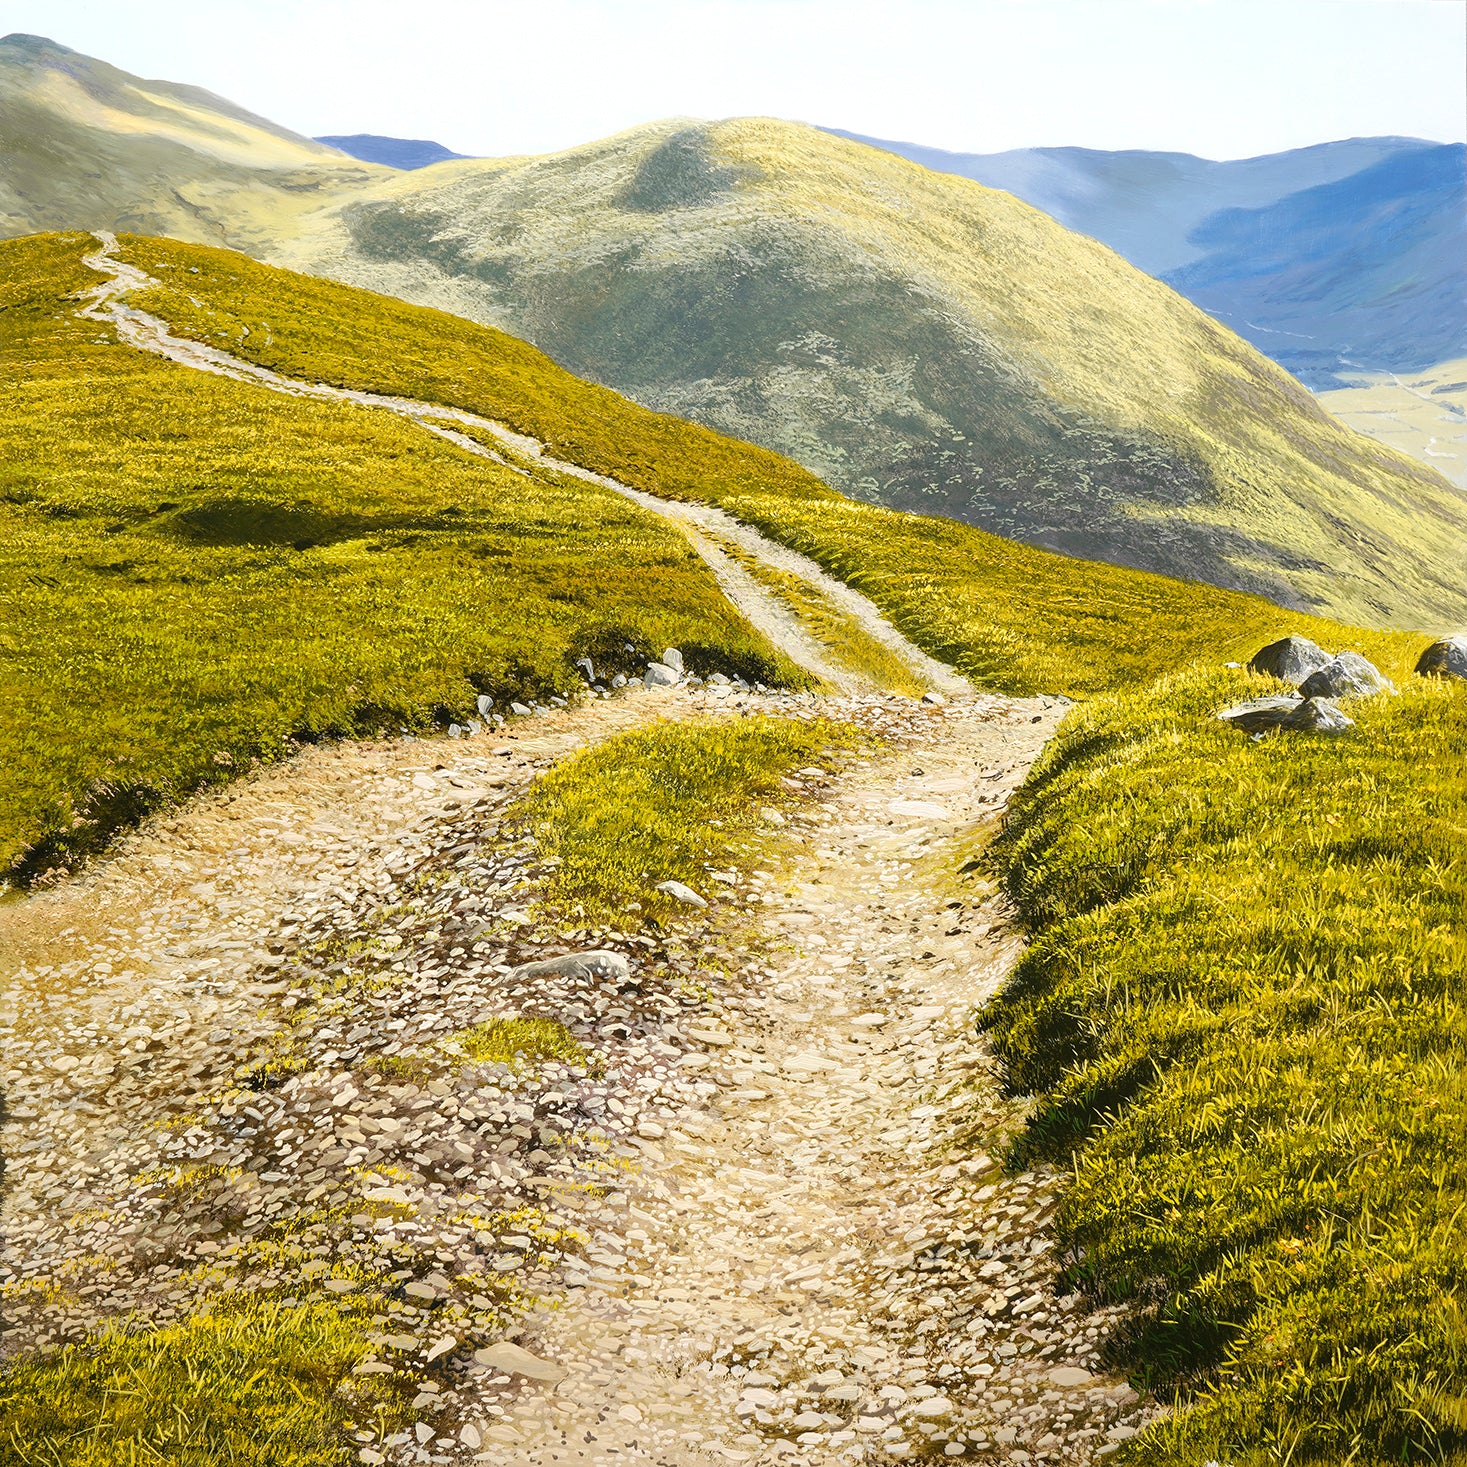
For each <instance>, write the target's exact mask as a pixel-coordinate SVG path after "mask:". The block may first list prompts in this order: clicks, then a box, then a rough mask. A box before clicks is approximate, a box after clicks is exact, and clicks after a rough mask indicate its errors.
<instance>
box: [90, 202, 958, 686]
mask: <svg viewBox="0 0 1467 1467" xmlns="http://www.w3.org/2000/svg"><path fill="white" fill-rule="evenodd" d="M96 238H97V240H98V241H99V244H100V248H98V249H97V250H96V251H94V252H93V253H92V254H90V255H88V256H86V258H85V259H84V261H83V263H84V264H85V265H87V266H88V267H89V268H90V269H93V270H96V271H98V272H99V273H100V274H102V275H105V276H106V277H107V278H106V279H105V280H104V281H103V282H102V284H100V285H99V286H97V287H96V289H95V290H92V291H89V292H88V293H87V303H86V305H85V306H83V308H82V311H81V314H82V315H83V316H85V317H86V318H87V319H88V320H92V321H97V322H100V323H102V324H104V325H107V326H111V327H114V328H115V329H116V331H117V333H118V335H119V337H120V338H121V340H122V341H123V342H124V343H125V344H126V345H128V346H131V347H134V348H136V349H137V350H139V351H147V352H152V353H154V354H155V355H157V356H162V357H166V358H167V359H168V360H169V361H171V362H176V363H178V364H179V365H180V366H184V367H191V368H193V369H195V370H197V371H201V372H212V373H215V374H216V375H219V376H224V377H230V378H233V379H234V380H236V381H240V382H251V383H254V384H255V385H256V386H259V387H264V388H267V389H268V390H270V391H272V392H280V393H285V394H287V395H289V396H292V397H309V398H316V399H320V400H323V401H329V402H348V403H353V404H355V405H357V406H359V407H368V408H377V409H381V410H383V411H386V412H391V413H396V414H397V415H398V416H400V417H405V418H408V419H410V420H411V421H413V422H415V423H417V424H418V425H419V426H420V427H422V428H425V429H426V430H427V431H428V432H430V433H434V434H437V435H438V437H440V438H445V439H447V440H448V441H449V442H450V443H454V444H456V445H457V446H458V447H460V448H462V449H464V450H465V451H466V452H468V453H473V454H477V455H478V456H480V457H483V458H490V459H493V460H495V461H496V462H498V463H511V464H512V463H513V461H514V460H515V459H533V460H534V461H535V462H536V463H538V464H541V465H543V466H544V467H546V468H548V469H551V470H553V471H555V472H556V473H561V474H565V475H567V476H569V477H571V478H575V479H580V480H582V481H583V482H585V483H589V484H598V485H600V486H601V487H602V488H605V489H610V490H612V491H614V492H615V493H617V494H620V495H622V496H623V497H624V498H627V499H630V500H631V501H632V502H633V503H635V504H638V505H640V506H641V507H642V508H643V509H647V510H650V511H652V512H653V513H655V514H658V515H661V516H662V517H663V518H664V519H666V520H668V521H669V522H671V523H672V524H674V525H676V526H677V528H678V529H679V530H680V531H682V533H683V534H684V535H685V536H686V537H687V539H688V542H689V543H690V544H691V545H692V547H693V549H694V550H695V551H697V553H698V554H699V555H700V556H701V557H702V558H703V560H704V562H705V563H706V564H707V566H708V568H709V569H710V570H711V571H712V573H713V576H714V578H715V579H716V580H717V582H718V584H719V587H720V589H721V590H722V591H723V593H724V595H726V596H727V597H728V598H729V600H730V601H732V602H733V604H734V605H735V606H736V607H738V609H739V611H740V613H741V614H742V615H743V616H744V617H745V618H746V619H747V620H748V621H749V622H750V623H751V624H752V625H753V626H755V627H756V628H758V630H759V631H761V632H762V633H763V634H764V635H765V636H766V637H768V638H769V640H770V641H771V642H773V643H774V645H775V646H777V647H778V648H780V650H781V651H783V652H784V653H786V654H787V655H788V656H789V657H790V658H791V659H792V660H793V661H794V662H796V663H797V664H798V665H799V666H801V667H803V668H805V669H806V670H807V671H809V672H813V673H814V674H815V675H816V676H817V677H820V678H822V679H824V680H825V681H826V682H827V683H828V684H829V685H830V686H831V687H833V688H836V689H839V690H841V691H843V692H870V691H881V690H878V689H875V688H873V686H872V684H871V683H870V682H869V680H868V679H866V678H864V677H862V676H860V675H859V674H855V673H852V672H849V671H847V670H845V669H843V668H840V667H837V666H836V665H835V664H834V663H832V662H831V661H830V660H829V658H827V656H826V655H825V653H824V651H823V650H822V648H821V647H820V645H819V644H818V643H817V642H816V641H814V640H813V639H812V638H811V637H810V635H809V634H808V632H807V631H806V630H805V628H804V627H803V626H802V625H801V624H800V622H799V620H798V619H797V618H796V617H795V616H794V615H793V614H792V613H791V612H790V610H789V608H788V607H786V606H785V605H784V604H783V603H782V602H781V601H780V600H779V599H778V598H777V597H775V596H773V595H771V594H770V593H769V592H768V591H767V590H766V589H765V588H764V587H763V586H761V585H760V584H759V583H758V582H757V581H756V580H754V578H753V577H752V576H750V575H749V574H748V572H747V571H745V570H743V569H742V568H741V567H740V566H738V565H737V564H736V563H735V562H734V561H733V560H732V559H731V558H730V557H729V556H728V555H726V554H725V553H724V552H723V551H722V550H721V549H720V548H719V547H718V546H717V545H716V544H714V543H713V542H712V541H711V540H710V539H709V536H708V535H707V534H706V533H702V532H703V531H713V532H716V533H717V534H719V535H722V536H725V537H726V538H728V539H729V540H732V541H734V542H735V543H736V544H738V545H739V546H740V547H741V548H742V549H744V550H745V551H747V552H748V553H750V554H752V555H755V556H757V557H758V558H759V559H761V560H763V561H765V562H766V563H768V564H770V565H773V566H777V567H778V568H780V569H783V570H787V571H790V572H792V573H794V574H795V575H798V576H800V577H801V578H802V579H803V580H805V581H807V582H809V583H810V584H812V585H814V586H815V587H816V588H817V589H818V590H820V591H821V592H822V593H823V594H824V595H825V596H827V597H828V598H829V599H831V600H833V601H834V602H835V603H836V604H837V605H838V606H840V607H841V608H842V610H844V611H846V612H847V613H849V614H850V615H851V616H853V617H854V618H855V620H856V621H857V622H858V623H859V625H860V627H861V629H862V630H863V631H864V632H865V633H866V634H867V635H868V636H870V637H873V638H874V639H875V640H876V641H878V642H880V643H881V644H882V645H883V646H885V647H887V648H888V649H889V650H891V651H892V652H894V653H895V654H896V655H897V656H898V657H900V658H901V659H902V660H903V661H904V662H906V663H907V665H908V666H909V667H910V668H911V669H912V672H913V674H914V675H915V676H916V677H917V678H918V679H919V681H921V682H923V683H924V684H926V685H927V686H930V687H933V688H940V689H943V690H944V691H948V692H960V691H963V690H964V689H966V687H967V683H966V682H965V681H964V680H963V679H962V678H961V677H959V676H958V674H957V673H955V672H954V671H953V669H952V668H950V667H947V666H946V665H944V664H943V663H940V662H938V661H937V660H936V659H935V658H932V657H929V656H928V655H927V653H925V652H923V651H922V650H921V648H919V647H917V646H915V645H913V643H911V642H909V641H908V640H907V639H906V638H905V637H904V636H903V635H902V634H901V633H900V632H899V631H897V629H896V628H895V627H894V626H892V625H891V623H890V622H889V621H887V620H886V618H885V617H883V616H882V614H881V612H880V611H879V610H878V609H877V608H876V606H875V604H874V603H873V602H871V601H869V600H868V599H867V598H866V597H865V596H862V595H861V594H860V593H859V592H858V591H853V590H852V589H851V588H850V587H849V586H847V585H846V584H845V583H844V582H843V581H839V580H837V579H836V578H835V577H833V576H831V575H828V574H827V573H826V572H825V571H824V570H822V569H821V568H820V566H818V565H817V564H816V563H815V562H814V561H813V560H810V559H809V558H808V557H807V556H803V555H800V554H799V553H798V552H796V551H793V550H790V549H788V548H787V547H785V546H783V545H779V544H777V543H776V542H775V541H773V540H769V539H767V538H766V537H765V536H763V535H761V534H759V532H758V531H757V530H753V529H751V528H750V527H749V526H747V525H744V524H742V523H741V522H740V521H738V520H736V519H734V518H733V516H732V515H729V514H726V513H724V511H722V510H720V509H716V508H714V507H712V506H710V505H697V504H683V503H679V502H676V501H673V500H666V499H659V498H657V497H656V496H655V495H652V494H648V493H645V492H644V491H642V490H640V489H633V488H631V487H630V486H629V485H626V484H622V483H620V482H619V481H618V480H616V479H611V478H608V477H607V476H606V475H604V474H597V473H594V472H592V471H591V470H590V469H585V468H582V467H581V466H580V465H579V464H572V463H567V462H566V461H565V460H563V459H558V458H554V457H553V456H551V455H550V454H547V453H546V452H545V451H544V445H543V444H542V443H540V442H539V441H538V440H537V439H534V438H530V437H527V436H526V435H524V434H522V433H516V432H514V431H513V430H512V429H510V428H507V427H505V425H504V424H503V423H498V422H495V421H494V420H493V419H490V418H482V417H479V416H477V415H476V414H474V413H469V412H464V411H462V410H460V409H458V408H448V407H442V406H440V405H438V404H436V403H428V402H415V401H413V400H412V399H410V398H404V397H391V396H387V395H384V394H381V393H373V392H359V391H356V390H354V389H351V388H344V387H332V386H328V385H327V384H325V383H320V382H302V381H297V380H295V379H293V378H289V377H282V376H281V375H280V374H279V373H277V372H272V371H270V370H269V369H268V368H266V367H260V366H256V365H255V364H254V363H253V362H247V361H245V360H243V359H242V358H239V357H234V356H230V355H229V354H228V353H227V352H222V351H220V350H219V349H218V348H217V347H212V346H206V345H204V344H203V343H201V342H196V341H190V340H188V339H187V338H185V337H180V336H175V335H174V334H173V333H172V331H171V330H170V329H169V326H168V323H167V322H166V321H162V320H159V318H158V317H156V316H151V315H149V314H147V313H146V312H145V311H140V310H138V309H137V308H136V307H133V306H129V305H128V304H127V303H126V297H127V296H128V295H129V294H131V293H132V292H133V291H135V290H143V289H146V288H147V287H148V286H149V285H153V284H156V282H155V281H153V280H152V279H150V277H149V276H147V275H146V274H145V273H144V272H143V271H142V270H140V269H138V268H137V267H136V266H134V265H128V264H125V263H124V262H122V261H121V260H118V259H117V258H116V257H115V254H114V252H115V250H116V249H117V239H116V236H115V235H112V234H110V233H108V232H106V231H98V232H97V234H96ZM454 423H457V424H459V425H461V426H462V427H466V428H473V429H476V430H478V431H479V432H482V433H486V434H488V435H490V436H492V437H493V438H494V439H495V440H497V441H498V442H499V443H500V444H501V445H502V446H503V447H504V448H505V450H506V451H507V453H508V454H509V458H506V457H505V456H504V455H502V454H499V453H496V452H494V451H493V450H492V449H489V448H486V447H484V445H483V444H481V443H478V442H476V441H475V440H474V439H473V438H471V437H470V436H469V435H468V434H466V433H462V432H459V431H457V430H456V429H455V428H453V427H452V426H451V425H452V424H454Z"/></svg>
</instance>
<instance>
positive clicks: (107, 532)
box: [0, 235, 807, 879]
mask: <svg viewBox="0 0 1467 1467" xmlns="http://www.w3.org/2000/svg"><path fill="white" fill-rule="evenodd" d="M91 243H92V242H91V241H89V240H87V239H85V238H84V237H82V236H77V235H72V236H56V235H52V236H42V237H35V238H31V239H26V240H19V241H13V242H10V243H6V244H4V245H0V307H3V309H0V362H3V363H4V370H5V376H6V383H7V388H6V392H5V394H4V397H3V401H0V700H3V703H4V707H5V717H4V719H3V720H0V872H3V871H4V870H5V869H6V868H10V872H11V875H12V877H13V878H19V879H28V878H29V877H30V876H32V875H34V874H35V872H36V871H38V870H41V869H44V868H45V867H47V866H48V865H53V864H56V863H65V862H68V861H72V860H74V859H76V858H78V857H79V856H81V855H84V854H85V853H87V852H89V851H93V850H96V849H98V848H100V846H101V845H102V844H103V842H104V841H105V839H106V838H107V836H108V835H110V833H111V832H112V830H114V829H115V828H116V827H117V826H118V825H120V824H123V823H125V822H126V821H128V820H129V819H133V818H136V817H137V816H138V815H139V814H140V813H142V812H144V811H146V810H147V809H149V808H152V807H153V806H155V805H157V804H158V803H160V802H161V801H164V800H166V799H170V798H174V797H177V796H179V795H181V794H183V793H186V792H187V791H188V790H190V789H192V788H195V787H197V786H198V785H199V784H200V783H202V782H206V781H211V780H214V781H222V780H224V779H227V778H229V777H231V776H232V775H233V774H236V773H238V772H240V771H241V770H244V769H247V768H248V767H249V766H250V764H251V763H252V761H255V760H258V759H269V758H274V757H278V756H279V755H280V754H281V752H282V751H283V750H285V749H287V748H288V747H290V746H291V745H290V741H291V740H293V739H298V738H317V737H321V736H330V735H340V734H367V733H373V732H376V731H377V730H380V729H391V728H396V727H398V726H408V727H424V726H428V725H431V724H433V723H434V722H435V721H436V722H444V721H446V720H448V719H449V718H458V719H461V720H462V719H466V718H467V717H468V716H469V715H470V714H471V713H472V712H473V710H474V706H475V699H476V697H477V696H478V695H479V694H481V693H485V694H489V695H490V696H492V697H493V698H494V700H495V702H496V704H497V705H498V707H499V708H501V709H503V708H504V706H505V703H506V702H507V700H509V699H511V698H519V699H526V698H532V697H534V698H541V699H543V698H545V697H547V696H549V695H551V694H553V693H557V692H558V693H571V692H573V690H574V689H575V688H576V687H577V686H579V685H580V683H579V678H578V675H577V674H576V672H575V669H574V666H573V663H574V659H575V658H576V657H577V656H580V655H582V654H584V653H590V655H592V656H593V657H594V658H595V659H596V661H597V665H598V666H603V665H606V666H610V667H611V668H612V669H613V670H615V668H616V667H617V665H618V661H619V660H620V661H624V663H625V666H626V670H628V671H631V670H635V668H637V667H639V666H640V664H641V662H644V661H645V660H646V658H647V657H649V656H654V655H656V654H657V653H658V652H660V651H661V649H662V648H663V647H665V646H667V645H669V644H671V645H676V646H680V647H681V648H682V649H683V651H684V654H685V655H686V656H687V658H688V661H689V665H690V666H691V667H693V668H694V669H696V670H698V671H701V672H704V673H707V672H711V671H714V670H717V669H722V670H725V671H728V672H740V673H742V674H743V675H744V676H746V677H750V678H759V679H761V680H763V681H765V682H768V683H784V684H787V685H794V686H800V685H803V684H804V683H805V682H806V681H807V679H806V678H805V675H804V674H802V673H801V672H800V670H799V669H797V668H795V667H794V666H793V665H792V664H791V663H789V661H788V660H787V659H786V658H784V657H783V656H782V654H779V653H777V652H775V651H774V649H772V648H771V647H770V646H769V644H768V643H767V642H765V641H764V639H763V638H762V637H760V636H759V635H758V634H757V633H755V632H753V631H752V630H751V629H750V628H749V627H748V626H747V624H746V623H745V622H744V621H743V620H742V619H741V618H740V617H739V616H738V614H737V613H736V612H735V611H734V609H733V607H732V606H731V605H730V604H729V603H728V602H727V601H726V600H725V599H724V597H723V596H722V595H721V593H720V592H719V591H718V588H717V585H716V583H715V582H714V581H713V579H712V577H711V575H710V574H709V573H708V572H707V569H706V567H705V566H704V565H703V564H702V562H701V560H699V559H698V558H697V557H696V556H695V555H694V553H693V552H692V550H691V549H690V547H689V546H688V544H687V542H686V540H684V539H683V537H682V536H681V535H679V534H678V533H676V532H675V531H673V530H672V529H670V528H669V527H668V526H667V525H666V524H665V523H664V522H663V521H661V520H660V519H659V518H658V517H657V516H656V515H654V514H650V513H648V512H646V511H643V510H641V509H639V508H637V507H635V506H633V505H631V504H629V503H628V502H627V501H626V500H625V499H623V498H622V497H621V496H619V495H617V494H614V493H612V492H611V491H608V490H603V489H600V488H598V487H597V486H594V485H586V484H568V483H566V482H563V481H560V480H558V479H557V478H555V477H554V476H550V475H536V476H529V477H527V476H525V475H522V474H518V473H514V472H512V471H510V470H509V469H507V468H504V467H501V466H499V465H496V464H494V463H491V462H487V461H485V460H482V459H478V458H475V457H473V456H471V455H469V454H466V453H464V452H463V451H462V450H460V449H458V448H455V447H454V446H452V445H451V444H448V443H445V442H443V441H442V440H439V439H436V438H435V437H433V436H432V435H431V434H428V433H425V432H423V431H422V430H421V429H419V428H417V427H415V426H414V425H412V424H410V423H407V422H404V421H402V420H400V419H397V418H394V417H393V416H391V415H390V414H386V413H377V412H368V411H364V410H361V409H358V408H354V407H349V406H338V405H333V404H325V403H315V402H307V401H301V400H298V399H294V398H289V397H284V396H281V395H279V394H276V393H271V392H268V391H266V390H264V389H261V388H258V387H253V386H248V385H244V384H240V383H236V382H232V381H229V380H226V379H223V378H219V377H215V376H211V375H208V374H205V373H200V372H196V371H191V370H189V369H188V368H185V367H181V366H175V365H173V364H171V363H168V362H165V361H163V360H161V359H159V358H155V357H153V356H150V355H148V354H146V353H142V352H138V351H134V350H131V349H128V348H125V347H122V346H120V345H118V344H117V343H116V342H115V340H114V339H113V337H112V333H111V332H110V330H107V329H105V328H102V327H99V326H98V325H97V324H96V323H94V322H87V321H81V320H79V319H78V318H77V317H76V314H75V312H76V301H75V296H76V294H77V293H78V292H80V291H85V290H87V289H89V288H90V287H92V286H93V285H95V284H97V282H98V277H97V275H96V274H95V273H94V272H92V271H91V270H89V269H87V268H85V267H84V266H83V265H82V264H81V256H82V255H83V254H84V253H85V252H86V251H87V249H88V248H90V247H91ZM221 258H229V257H221ZM373 300H374V298H373V297H370V296H364V295H362V296H354V297H353V296H347V297H345V298H344V299H343V300H342V301H339V302H338V303H337V307H338V309H346V310H348V312H349V311H350V309H351V308H352V306H353V304H354V303H355V304H356V305H361V304H363V303H366V304H368V305H370V304H371V303H372V302H373ZM627 643H630V644H632V645H633V647H634V648H635V649H636V650H635V651H634V652H633V653H630V654H629V653H626V652H625V651H624V647H625V645H626V644H627Z"/></svg>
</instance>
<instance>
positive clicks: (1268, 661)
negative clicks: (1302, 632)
mask: <svg viewBox="0 0 1467 1467" xmlns="http://www.w3.org/2000/svg"><path fill="white" fill-rule="evenodd" d="M1329 661H1330V657H1329V653H1327V652H1326V651H1325V650H1324V648H1323V647H1320V646H1319V645H1317V644H1316V643H1314V642H1311V641H1310V640H1309V638H1308V637H1283V638H1281V639H1280V640H1279V641H1277V642H1270V643H1269V644H1268V646H1267V647H1262V648H1260V649H1259V650H1258V651H1257V652H1255V653H1254V654H1253V656H1252V658H1251V659H1250V661H1249V663H1248V667H1249V670H1250V671H1252V672H1262V673H1266V674H1267V675H1268V676H1269V677H1276V678H1279V679H1280V680H1281V681H1283V682H1286V683H1294V684H1296V685H1297V684H1299V683H1302V682H1303V681H1304V679H1305V678H1307V677H1308V676H1309V674H1310V673H1312V672H1318V671H1319V669H1320V668H1322V667H1327V666H1328V665H1329Z"/></svg>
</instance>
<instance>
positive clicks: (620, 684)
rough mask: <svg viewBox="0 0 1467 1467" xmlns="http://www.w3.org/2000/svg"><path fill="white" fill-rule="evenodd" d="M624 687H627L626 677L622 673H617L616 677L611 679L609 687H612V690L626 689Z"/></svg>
mask: <svg viewBox="0 0 1467 1467" xmlns="http://www.w3.org/2000/svg"><path fill="white" fill-rule="evenodd" d="M626 685H627V680H626V675H625V674H624V673H620V672H619V673H617V675H616V676H615V677H614V678H612V680H611V686H612V687H614V688H624V687H626Z"/></svg>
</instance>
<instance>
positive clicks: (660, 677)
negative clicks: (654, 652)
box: [642, 662, 678, 688]
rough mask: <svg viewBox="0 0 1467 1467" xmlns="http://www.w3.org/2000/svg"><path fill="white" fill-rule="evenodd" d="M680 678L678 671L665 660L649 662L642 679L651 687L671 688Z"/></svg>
mask: <svg viewBox="0 0 1467 1467" xmlns="http://www.w3.org/2000/svg"><path fill="white" fill-rule="evenodd" d="M677 680H678V673H677V671H676V670H675V669H674V668H671V667H669V666H668V665H667V663H665V662H649V663H648V664H647V671H646V672H645V673H644V674H643V676H642V681H643V682H644V683H646V685H647V686H648V687H649V688H670V687H671V686H672V685H673V684H674V683H675V682H676V681H677Z"/></svg>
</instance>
